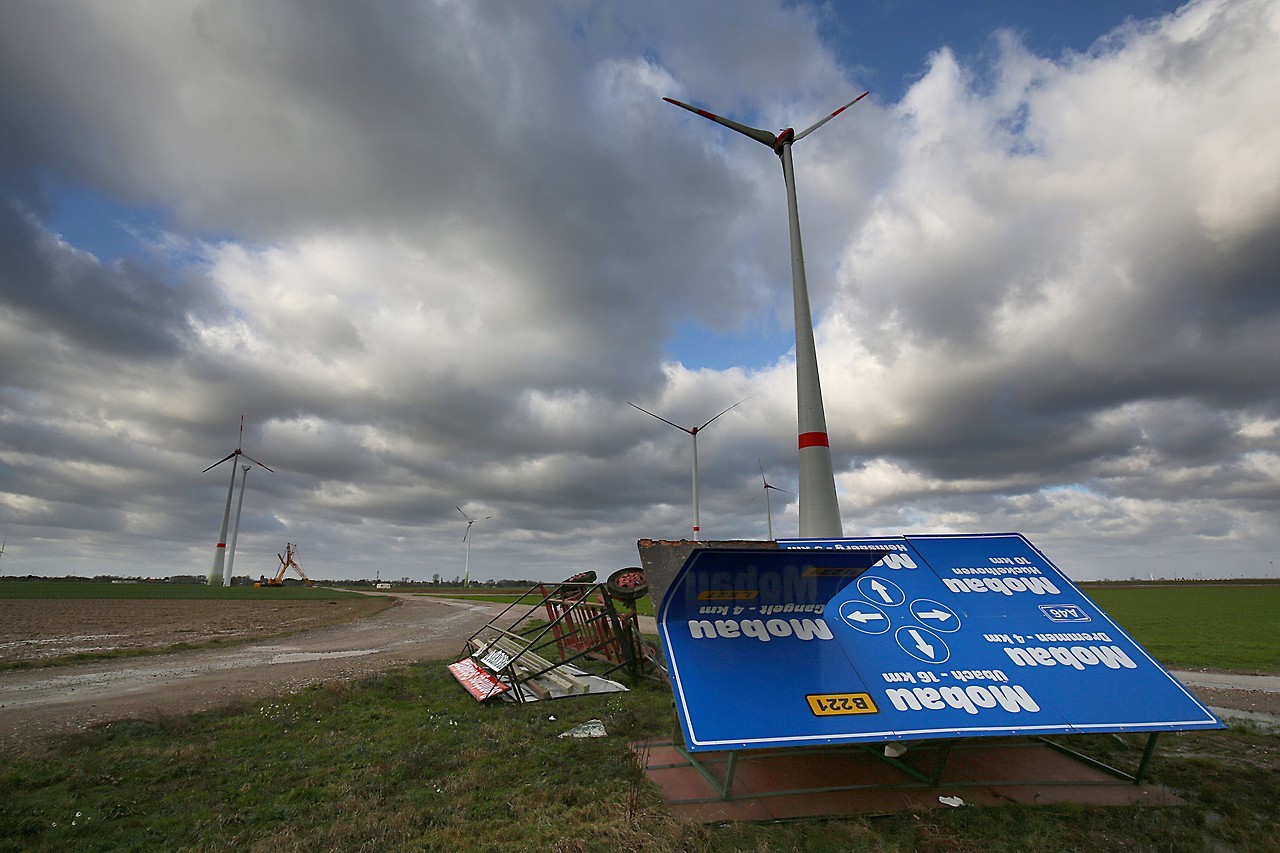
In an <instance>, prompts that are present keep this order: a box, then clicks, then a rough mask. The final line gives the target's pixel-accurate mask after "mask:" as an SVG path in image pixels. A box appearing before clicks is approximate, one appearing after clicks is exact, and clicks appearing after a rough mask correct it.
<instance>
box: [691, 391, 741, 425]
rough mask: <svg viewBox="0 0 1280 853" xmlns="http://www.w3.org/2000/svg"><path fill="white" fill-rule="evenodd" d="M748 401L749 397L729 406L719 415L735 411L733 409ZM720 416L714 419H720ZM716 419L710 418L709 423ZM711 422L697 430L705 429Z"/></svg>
mask: <svg viewBox="0 0 1280 853" xmlns="http://www.w3.org/2000/svg"><path fill="white" fill-rule="evenodd" d="M750 399H751V398H750V397H743V398H742V399H741V400H739V401H738V402H736V403H734V404H733V405H732V406H730V407H729V408H728V409H725V410H724V412H721V413H720V415H723V414H724V413H725V412H727V411H729V409H735V408H737V407H738V406H741V405H742V404H743V403H745V402H747V401H748V400H750ZM720 415H716V418H718V417H720ZM716 418H712V419H711V421H714V420H715V419H716ZM711 421H707V422H706V423H705V424H703V425H702V426H700V427H698V429H700V430H703V429H706V428H707V427H709V426H711Z"/></svg>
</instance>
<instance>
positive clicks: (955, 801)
mask: <svg viewBox="0 0 1280 853" xmlns="http://www.w3.org/2000/svg"><path fill="white" fill-rule="evenodd" d="M938 802H940V803H942V804H943V805H944V806H951V808H953V809H958V808H960V807H961V806H963V805H964V800H962V799H960V798H959V797H938Z"/></svg>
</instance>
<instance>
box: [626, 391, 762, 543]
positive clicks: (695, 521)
mask: <svg viewBox="0 0 1280 853" xmlns="http://www.w3.org/2000/svg"><path fill="white" fill-rule="evenodd" d="M748 399H750V398H749V397H748V398H745V399H742V400H739V401H738V402H736V403H734V404H733V405H732V406H730V407H729V409H732V408H734V407H735V406H741V405H742V404H743V403H745V402H747V400H748ZM627 405H628V406H630V407H631V408H633V409H640V407H639V406H637V405H636V404H635V403H632V402H630V401H627ZM729 409H725V410H724V412H727V411H729ZM640 411H642V412H644V413H645V414H646V415H648V416H649V417H651V418H657V419H658V420H660V421H662V422H663V423H664V424H671V426H673V427H675V428H676V429H678V430H680V431H681V432H687V433H689V435H691V436H693V540H694V541H695V542H696V541H698V538H699V533H700V532H701V530H702V527H701V525H700V524H699V520H698V433H700V432H702V431H703V430H704V429H706V428H707V427H708V426H710V425H711V421H714V420H715V419H716V418H718V417H720V415H723V414H724V412H721V413H720V415H716V417H715V418H712V419H711V421H707V422H706V423H705V424H703V425H702V426H696V427H682V426H680V424H677V423H671V421H669V420H667V419H666V418H664V417H663V416H662V415H655V414H654V413H653V412H651V411H649V410H648V409H640Z"/></svg>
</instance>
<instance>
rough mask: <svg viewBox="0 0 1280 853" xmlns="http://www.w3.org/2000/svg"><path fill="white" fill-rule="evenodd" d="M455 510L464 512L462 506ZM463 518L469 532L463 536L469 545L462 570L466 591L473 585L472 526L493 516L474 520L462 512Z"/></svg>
mask: <svg viewBox="0 0 1280 853" xmlns="http://www.w3.org/2000/svg"><path fill="white" fill-rule="evenodd" d="M454 509H456V510H457V511H458V512H462V507H460V506H455V507H454ZM462 517H463V518H465V519H466V520H467V532H466V533H463V534H462V541H463V542H466V543H467V562H466V566H465V568H464V569H463V570H462V588H463V589H466V588H467V587H468V586H470V585H471V539H472V536H471V525H473V524H475V523H476V522H477V521H488V520H489V519H491V518H493V516H492V515H486V516H485V517H484V518H472V517H471V516H469V515H467V514H466V513H465V512H462Z"/></svg>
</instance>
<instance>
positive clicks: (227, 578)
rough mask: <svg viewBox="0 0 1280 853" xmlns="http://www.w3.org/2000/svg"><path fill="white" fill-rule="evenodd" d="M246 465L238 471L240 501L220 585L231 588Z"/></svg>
mask: <svg viewBox="0 0 1280 853" xmlns="http://www.w3.org/2000/svg"><path fill="white" fill-rule="evenodd" d="M249 467H250V466H248V465H242V466H241V469H240V499H239V500H238V501H236V523H235V524H233V525H231V547H230V548H228V549H227V570H226V571H225V572H223V574H222V585H223V586H231V572H232V571H233V567H234V566H235V562H236V540H237V539H239V538H240V511H241V510H242V509H244V484H245V481H246V480H248V479H249Z"/></svg>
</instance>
